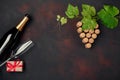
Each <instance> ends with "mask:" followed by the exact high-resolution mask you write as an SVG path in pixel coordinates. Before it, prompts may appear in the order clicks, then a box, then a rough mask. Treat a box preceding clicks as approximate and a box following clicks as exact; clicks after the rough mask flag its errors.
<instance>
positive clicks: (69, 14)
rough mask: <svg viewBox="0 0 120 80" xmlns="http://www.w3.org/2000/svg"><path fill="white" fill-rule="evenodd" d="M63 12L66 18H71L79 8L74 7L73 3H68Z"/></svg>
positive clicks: (77, 12) (76, 13) (77, 13)
mask: <svg viewBox="0 0 120 80" xmlns="http://www.w3.org/2000/svg"><path fill="white" fill-rule="evenodd" d="M65 14H66V15H67V17H68V18H70V19H73V18H75V17H77V16H78V15H79V9H78V7H77V6H75V7H74V6H73V5H71V4H69V5H68V8H67V11H65Z"/></svg>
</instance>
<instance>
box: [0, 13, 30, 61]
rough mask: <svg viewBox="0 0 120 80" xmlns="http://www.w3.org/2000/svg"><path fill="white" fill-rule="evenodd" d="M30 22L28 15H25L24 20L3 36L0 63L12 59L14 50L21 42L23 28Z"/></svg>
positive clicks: (0, 44)
mask: <svg viewBox="0 0 120 80" xmlns="http://www.w3.org/2000/svg"><path fill="white" fill-rule="evenodd" d="M28 20H29V17H28V15H25V17H24V18H23V20H22V21H21V22H20V23H19V24H18V25H17V26H16V27H14V28H12V29H10V30H9V31H8V32H6V33H5V34H4V35H3V37H2V38H1V40H0V61H4V60H6V59H7V58H8V57H10V55H11V53H12V50H13V49H14V48H15V47H16V45H17V43H18V42H19V40H20V37H21V34H22V31H23V28H24V26H25V24H26V23H27V21H28Z"/></svg>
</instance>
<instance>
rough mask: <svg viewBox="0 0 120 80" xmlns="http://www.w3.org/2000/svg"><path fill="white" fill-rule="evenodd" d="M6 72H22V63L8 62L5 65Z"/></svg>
mask: <svg viewBox="0 0 120 80" xmlns="http://www.w3.org/2000/svg"><path fill="white" fill-rule="evenodd" d="M6 70H7V72H22V71H23V61H8V62H7V64H6Z"/></svg>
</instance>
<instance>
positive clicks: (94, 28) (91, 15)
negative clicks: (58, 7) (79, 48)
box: [57, 4, 120, 48]
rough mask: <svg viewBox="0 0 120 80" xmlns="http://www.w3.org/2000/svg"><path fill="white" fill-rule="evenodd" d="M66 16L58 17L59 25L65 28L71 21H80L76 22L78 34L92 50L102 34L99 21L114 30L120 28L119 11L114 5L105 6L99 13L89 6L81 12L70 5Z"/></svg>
mask: <svg viewBox="0 0 120 80" xmlns="http://www.w3.org/2000/svg"><path fill="white" fill-rule="evenodd" d="M80 11H81V12H80ZM65 15H66V16H61V15H57V21H58V23H59V24H60V25H61V26H63V25H64V24H66V23H68V22H69V21H68V20H69V19H71V20H72V19H75V18H77V19H79V20H78V22H76V27H77V30H76V32H77V33H78V35H79V38H80V39H81V40H82V43H83V44H84V46H85V48H91V47H92V45H93V44H94V42H95V40H96V39H97V37H98V36H99V34H100V33H101V30H100V26H99V24H98V21H99V22H101V24H103V25H104V26H105V27H107V28H108V29H111V30H112V29H114V28H116V27H117V26H118V22H119V19H120V14H119V9H118V8H117V7H116V6H112V5H104V6H103V8H102V9H100V10H99V11H98V12H97V11H96V8H95V7H94V6H91V5H88V4H82V10H79V8H78V6H73V5H72V4H68V7H67V10H66V11H65Z"/></svg>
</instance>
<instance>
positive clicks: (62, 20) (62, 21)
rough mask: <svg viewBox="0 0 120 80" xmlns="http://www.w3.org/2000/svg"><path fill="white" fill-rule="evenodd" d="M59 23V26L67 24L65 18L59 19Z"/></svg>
mask: <svg viewBox="0 0 120 80" xmlns="http://www.w3.org/2000/svg"><path fill="white" fill-rule="evenodd" d="M60 22H61V25H64V24H66V23H67V18H65V17H61V19H60Z"/></svg>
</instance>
